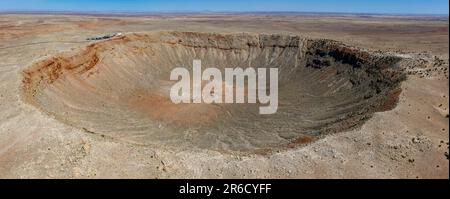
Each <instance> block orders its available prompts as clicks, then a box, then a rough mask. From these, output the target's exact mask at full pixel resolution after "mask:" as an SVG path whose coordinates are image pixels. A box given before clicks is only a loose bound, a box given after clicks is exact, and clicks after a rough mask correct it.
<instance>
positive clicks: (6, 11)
mask: <svg viewBox="0 0 450 199" xmlns="http://www.w3.org/2000/svg"><path fill="white" fill-rule="evenodd" d="M0 13H10V14H15V13H17V14H27V13H28V14H46V13H57V14H58V13H66V14H71V13H72V14H119V15H120V14H124V15H133V14H136V15H139V14H202V13H209V14H233V13H252V14H258V13H266V14H268V13H269V14H270V13H294V14H353V15H388V16H389V15H391V16H447V17H448V16H449V13H395V12H394V13H389V12H339V11H336V12H328V11H288V10H286V11H263V10H261V11H226V10H224V11H219V10H202V11H195V10H185V11H182V10H173V11H171V10H161V11H137V10H132V11H126V10H110V11H106V10H104V11H100V10H99V11H78V10H17V9H14V10H13V9H11V10H1V9H0Z"/></svg>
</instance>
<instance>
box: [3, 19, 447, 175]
mask: <svg viewBox="0 0 450 199" xmlns="http://www.w3.org/2000/svg"><path fill="white" fill-rule="evenodd" d="M448 25H449V22H448V16H406V15H401V16H389V15H362V14H332V13H328V14H318V13H174V14H171V13H162V14H133V15H131V14H114V15H111V14H102V13H96V14H92V13H91V14H89V13H0V82H1V83H0V136H1V138H0V178H448V176H449V174H448V171H449V168H448V166H449V160H448V142H449V118H448V114H449V99H448V98H449V91H448V90H449V80H448V55H449V29H448ZM118 33H120V34H119V35H120V36H115V37H113V38H107V39H104V40H99V41H92V40H87V38H92V37H97V36H101V35H112V34H116V35H117V34H118ZM205 41H206V42H205ZM322 45H324V46H325V47H323V46H322ZM137 55H139V56H137ZM272 55H276V56H275V57H274V58H273V59H272V58H271V56H272ZM195 56H200V57H202V58H204V59H205V60H206V63H211V64H215V65H220V66H221V67H225V66H224V65H223V64H225V63H233V64H235V65H236V64H246V65H252V63H259V64H262V65H264V64H266V66H268V65H271V64H278V65H279V67H280V70H283V71H285V72H284V73H281V72H280V81H282V82H283V83H284V84H283V88H284V90H283V89H280V91H281V93H280V96H281V97H282V99H281V100H280V104H281V105H280V113H279V114H278V115H275V116H272V117H271V116H267V117H266V118H264V119H260V117H261V116H258V115H254V114H251V112H250V111H248V110H252V107H241V108H230V107H223V106H202V105H199V106H185V107H174V106H172V105H171V104H170V103H169V102H167V101H164V95H163V94H161V95H160V93H163V92H164V91H161V92H160V90H161V89H163V88H165V87H166V86H167V84H168V83H167V82H165V81H164V79H161V80H155V78H157V77H158V75H159V76H164V75H166V74H167V69H166V68H164V67H162V66H167V67H174V65H176V64H183V63H189V62H190V61H192V60H191V59H192V58H194V57H195ZM244 57H245V60H243V58H244ZM292 57H294V58H292ZM380 57H381V58H380ZM374 60H375V61H374ZM297 61H299V62H297ZM382 61H384V62H382ZM130 63H133V64H131V65H130ZM385 63H389V64H385ZM324 65H325V67H323V66H324ZM229 67H231V66H229ZM378 68H381V69H380V70H378ZM54 69H58V70H54ZM78 69H79V70H78ZM49 71H50V72H49ZM74 71H75V72H74ZM380 71H381V72H380ZM156 74H157V75H156ZM152 75H153V76H152ZM42 82H44V83H42ZM155 82H156V83H155ZM303 85H305V86H303ZM158 89H159V90H158ZM163 90H164V89H163ZM141 91H142V92H141ZM149 91H151V92H149ZM136 93H139V94H136ZM292 93H294V94H292ZM297 93H299V94H298V95H297ZM283 100H284V101H283ZM124 107H126V108H124ZM316 107H317V108H316ZM337 116H339V117H337ZM142 118H145V119H142ZM236 118H238V119H236ZM186 129H188V130H186ZM191 130H192V131H191ZM273 132H276V133H275V134H273ZM249 133H253V134H252V135H249Z"/></svg>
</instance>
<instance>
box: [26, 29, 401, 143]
mask: <svg viewBox="0 0 450 199" xmlns="http://www.w3.org/2000/svg"><path fill="white" fill-rule="evenodd" d="M194 59H199V60H201V61H202V67H203V69H204V68H208V67H216V68H218V69H220V70H221V71H222V72H223V71H224V69H225V68H230V67H231V68H233V67H242V68H246V67H254V68H274V67H276V68H278V70H279V74H278V76H279V97H278V99H279V106H278V111H277V113H275V114H272V115H260V114H259V111H258V108H259V105H258V104H174V103H172V102H171V100H170V97H169V91H170V87H171V85H172V84H173V83H174V82H171V81H169V79H170V78H169V77H170V72H171V70H172V69H174V68H176V67H186V68H187V69H188V70H189V71H191V70H192V61H193V60H194ZM398 61H399V58H397V57H392V56H388V55H383V54H380V53H372V52H368V51H365V50H362V49H359V48H355V47H349V46H346V45H344V44H342V43H339V42H335V41H330V40H313V39H306V38H302V37H299V36H290V35H266V34H248V33H240V34H215V33H196V32H149V33H133V34H126V35H123V36H120V37H115V38H113V39H109V40H105V41H100V42H96V43H93V44H90V45H89V46H87V47H86V48H85V49H80V50H76V51H72V52H67V53H62V54H59V55H55V56H53V57H51V58H48V59H46V60H42V61H39V62H37V63H35V64H33V65H32V66H30V67H29V68H27V69H26V70H24V71H23V76H24V78H23V84H22V98H23V100H24V101H25V102H27V103H30V104H32V105H34V106H36V107H38V108H39V109H40V110H42V111H44V112H46V113H48V114H50V115H52V116H54V117H55V118H57V119H58V120H60V121H62V122H65V123H67V124H70V125H72V126H75V127H78V128H80V129H84V130H85V131H88V132H91V133H98V134H101V135H104V136H109V137H112V138H115V139H120V140H124V141H130V142H133V143H140V144H148V145H158V146H162V145H164V146H167V147H174V148H180V149H185V148H192V147H194V148H202V149H211V150H218V151H232V152H252V151H253V152H261V151H269V150H271V149H274V148H284V147H293V146H296V145H298V144H302V143H306V142H309V141H312V140H315V139H317V138H319V137H320V136H322V135H325V134H329V133H334V132H339V131H343V130H347V129H349V128H352V127H355V126H358V125H360V124H362V123H363V122H364V121H365V120H366V119H367V118H369V117H370V116H371V115H372V114H373V113H374V112H376V111H384V110H389V109H391V108H392V107H393V106H394V105H395V103H396V100H397V97H398V93H399V90H398V89H399V83H400V81H401V80H402V79H403V77H404V76H403V74H402V73H401V72H399V70H397V69H396V64H397V62H398ZM222 74H224V73H222Z"/></svg>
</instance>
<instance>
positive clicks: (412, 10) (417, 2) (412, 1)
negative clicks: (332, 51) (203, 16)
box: [0, 0, 449, 15]
mask: <svg viewBox="0 0 450 199" xmlns="http://www.w3.org/2000/svg"><path fill="white" fill-rule="evenodd" d="M448 6H449V2H448V0H221V1H219V0H147V1H144V0H1V1H0V11H128V12H129V11H139V12H177V11H180V12H183V11H301V12H353V13H391V14H392V13H395V14H447V15H448V13H449V8H448Z"/></svg>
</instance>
